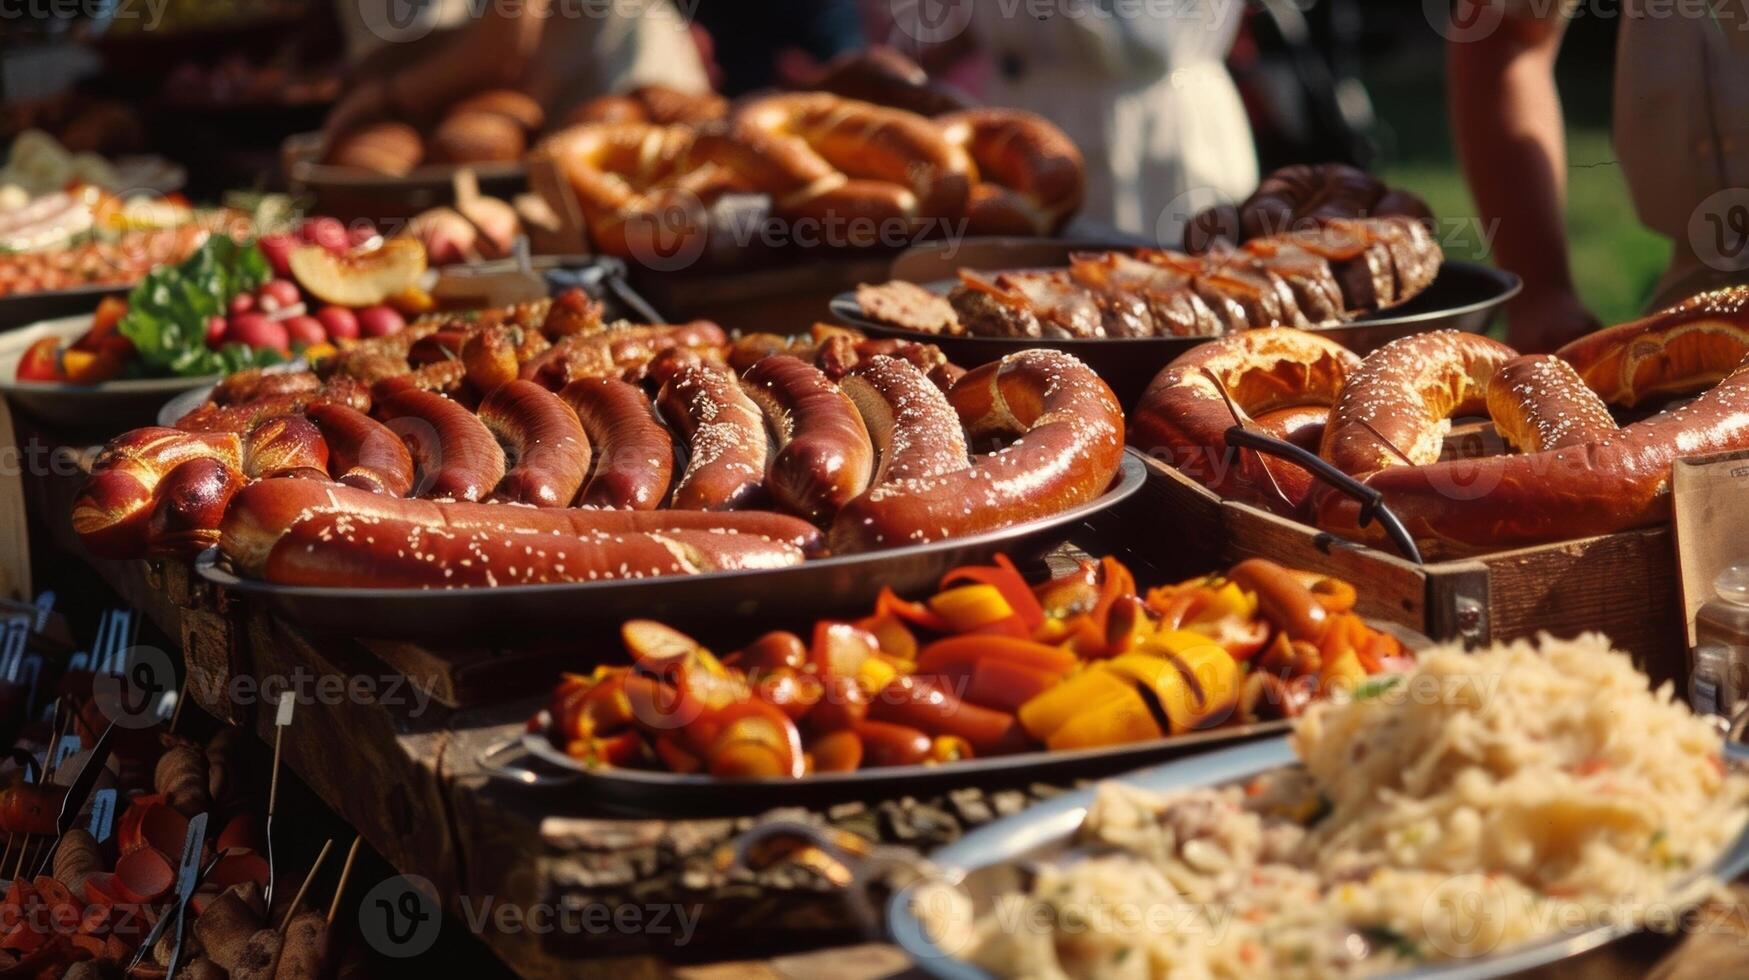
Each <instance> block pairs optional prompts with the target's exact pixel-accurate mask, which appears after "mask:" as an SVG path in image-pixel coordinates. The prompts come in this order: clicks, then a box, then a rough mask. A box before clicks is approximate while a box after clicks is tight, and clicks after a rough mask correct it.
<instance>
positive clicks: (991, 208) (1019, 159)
mask: <svg viewBox="0 0 1749 980" xmlns="http://www.w3.org/2000/svg"><path fill="white" fill-rule="evenodd" d="M936 122H938V123H939V124H940V125H941V126H942V128H943V130H944V132H945V133H946V134H947V139H948V142H950V143H952V144H954V145H955V146H957V147H959V148H960V149H961V150H962V151H964V152H965V153H966V155H967V156H969V157H970V158H971V160H972V162H973V164H974V165H975V166H976V167H977V182H976V183H974V184H973V185H972V189H971V195H970V198H969V199H968V201H967V202H966V232H967V233H968V234H972V235H1053V234H1056V233H1057V232H1058V231H1059V230H1061V229H1062V227H1063V225H1064V224H1066V223H1067V222H1068V220H1069V219H1070V218H1071V217H1073V216H1074V214H1075V212H1076V211H1078V210H1080V208H1081V199H1082V197H1083V195H1084V194H1085V193H1086V190H1087V173H1086V166H1085V164H1083V163H1082V160H1081V151H1080V150H1079V149H1077V148H1076V146H1075V144H1074V143H1073V142H1072V141H1071V140H1070V139H1069V137H1068V136H1066V135H1064V134H1063V131H1062V130H1060V129H1058V128H1057V127H1055V126H1053V125H1051V124H1050V122H1048V121H1047V120H1045V119H1044V118H1043V117H1042V116H1037V115H1034V114H1033V113H1030V112H1022V111H1020V110H1018V109H969V110H966V111H964V112H955V113H950V114H948V115H945V116H941V117H939V118H938V119H937V120H936Z"/></svg>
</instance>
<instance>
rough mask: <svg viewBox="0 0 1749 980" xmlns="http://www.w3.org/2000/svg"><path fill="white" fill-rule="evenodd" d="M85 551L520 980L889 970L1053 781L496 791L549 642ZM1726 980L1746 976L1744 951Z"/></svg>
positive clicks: (45, 513) (236, 709) (1631, 951)
mask: <svg viewBox="0 0 1749 980" xmlns="http://www.w3.org/2000/svg"><path fill="white" fill-rule="evenodd" d="M77 483H78V480H77V479H74V478H66V477H63V478H55V477H48V478H45V479H40V480H34V481H29V482H28V484H27V486H26V490H27V494H28V496H29V497H30V504H31V506H32V508H33V510H34V511H35V512H36V513H37V514H38V515H39V516H40V517H41V518H42V521H43V526H45V527H47V528H49V529H51V533H54V534H55V535H56V540H55V541H54V547H55V548H57V549H60V550H62V551H63V552H64V553H66V554H70V555H79V556H83V555H84V552H83V550H82V549H81V548H80V546H79V543H78V541H77V540H76V538H74V537H73V536H72V535H71V533H70V531H68V530H65V529H66V528H67V526H68V525H67V522H66V519H65V518H66V511H67V508H68V505H69V504H70V502H71V499H72V495H73V493H74V491H75V489H76V486H77ZM57 529H58V530H57ZM84 560H87V561H90V562H91V564H92V566H93V567H94V568H95V569H97V571H98V572H99V573H100V574H101V575H102V577H103V578H104V579H105V580H106V581H107V582H108V583H109V584H110V586H112V587H113V588H114V589H115V590H116V591H117V592H118V593H119V594H120V595H122V596H123V597H124V598H125V599H126V600H127V601H128V602H130V603H132V604H133V605H135V606H136V607H137V608H140V609H141V610H143V611H144V612H145V613H146V615H147V616H148V617H149V618H150V619H151V620H152V621H153V622H154V623H156V624H157V625H158V626H159V627H160V628H161V629H162V630H163V631H164V632H165V633H166V634H167V635H168V636H170V637H172V638H174V639H176V640H177V641H178V642H180V644H181V646H182V648H183V653H184V654H185V657H186V663H187V668H188V678H189V679H188V694H189V696H190V697H192V698H193V699H194V700H195V702H196V703H198V704H199V705H200V706H201V707H202V708H204V709H205V710H206V711H208V712H210V713H212V714H213V715H214V716H216V717H217V718H219V719H220V720H222V721H226V722H231V723H236V724H239V725H241V726H243V727H245V728H252V729H254V730H255V732H256V733H257V734H258V735H260V736H261V737H263V738H264V739H267V740H269V741H270V740H271V738H272V734H273V733H272V723H273V710H272V706H271V705H270V704H268V703H267V702H266V701H265V700H264V699H263V698H262V697H261V696H260V694H258V693H257V686H256V683H250V681H251V680H252V681H253V682H257V683H259V682H261V681H264V680H267V679H273V678H278V679H284V680H285V681H288V682H295V683H297V684H298V685H300V686H299V688H298V690H300V691H304V692H315V694H316V695H317V696H312V697H307V698H304V699H300V705H299V708H298V712H297V716H296V719H295V721H294V723H293V725H292V728H291V729H290V731H289V732H288V734H287V737H286V738H285V742H284V760H285V764H287V765H289V766H290V767H291V768H292V769H293V770H294V771H295V772H296V773H297V774H298V775H299V776H300V777H302V779H303V780H304V781H305V782H306V783H308V785H309V786H310V787H311V788H312V789H313V790H314V791H315V792H316V793H317V794H318V795H319V796H321V797H322V798H323V799H324V800H325V801H326V802H327V803H328V805H329V806H331V807H332V808H333V809H334V810H335V811H336V812H337V813H338V814H339V815H340V816H341V817H342V818H343V819H345V820H346V821H348V822H349V823H351V824H352V825H353V826H355V827H356V828H357V829H358V831H359V833H360V834H361V835H362V836H363V837H364V838H365V839H366V840H367V841H368V842H369V843H370V845H371V846H372V847H374V848H375V849H376V850H377V851H378V852H379V853H381V854H382V855H383V856H384V857H385V858H386V859H387V860H388V861H389V862H390V863H391V864H392V865H393V866H394V867H395V868H397V869H398V870H399V871H401V872H402V873H403V874H407V875H418V876H422V877H424V878H426V879H428V880H429V881H430V882H431V883H432V885H433V886H435V888H436V890H437V892H438V893H439V894H440V895H441V896H442V897H443V901H444V904H445V907H446V910H447V911H448V912H449V913H450V916H451V918H450V919H449V920H448V922H449V925H448V926H447V927H448V928H454V927H456V926H457V925H460V926H461V927H462V928H468V929H470V930H472V931H475V932H476V933H477V935H478V936H479V938H480V939H481V940H482V941H484V942H486V943H487V944H488V945H489V946H490V948H491V949H492V950H493V951H494V952H495V953H496V954H497V955H498V956H499V957H501V958H502V959H503V961H504V962H505V963H506V964H508V965H509V966H510V967H511V968H512V969H513V970H515V971H516V972H517V973H519V974H522V975H524V976H529V977H559V976H566V977H571V976H595V975H600V976H612V977H615V978H617V980H630V978H636V977H646V976H650V977H656V976H678V977H685V978H689V980H718V978H723V977H731V976H734V977H739V976H752V977H770V978H774V977H807V976H822V975H831V976H834V977H835V978H837V980H858V978H861V977H877V976H889V975H894V974H899V973H906V972H908V965H907V964H906V962H905V959H904V957H903V956H902V954H899V953H898V951H897V950H895V949H893V948H892V947H890V946H886V945H884V944H881V943H880V942H879V941H878V939H879V936H880V935H881V932H880V930H881V925H880V922H879V914H878V909H879V908H880V902H881V901H882V899H883V897H884V895H885V894H887V892H888V891H889V889H890V888H891V887H893V886H895V885H898V884H902V883H903V881H905V880H906V875H907V873H908V872H909V871H910V869H912V868H914V867H915V860H916V855H917V854H918V853H920V852H927V851H928V850H930V849H932V848H933V847H935V846H938V845H940V844H942V843H945V842H947V841H949V840H951V839H953V838H955V837H957V836H958V835H959V834H960V833H961V832H963V830H964V829H965V828H967V827H970V826H976V825H978V824H981V823H984V822H987V821H989V820H992V819H995V818H997V817H1000V816H1003V815H1005V814H1008V813H1011V812H1016V811H1018V810H1019V809H1021V808H1023V807H1025V806H1026V805H1028V804H1029V803H1030V802H1032V801H1034V800H1036V799H1039V798H1043V797H1047V796H1049V795H1053V794H1054V793H1057V792H1060V791H1061V788H1060V787H1051V786H1042V785H1037V786H1028V787H1023V788H1019V789H1007V790H999V791H995V792H986V791H983V790H979V789H975V788H968V789H965V790H962V791H957V792H954V793H952V794H949V795H948V796H946V797H943V798H938V799H927V800H914V799H909V798H906V799H901V800H877V801H869V802H865V803H847V804H843V805H840V806H835V807H831V808H829V809H826V810H824V811H807V810H800V809H790V810H778V811H773V812H770V813H765V814H760V815H757V816H734V817H715V818H704V817H695V818H690V819H640V818H628V817H623V816H618V815H615V814H614V813H613V812H612V811H611V810H609V809H608V808H606V807H604V806H603V805H602V804H601V802H600V801H596V800H590V799H585V798H580V797H579V796H578V794H576V793H575V792H566V791H563V790H559V791H540V790H535V789H531V788H529V787H525V786H521V785H517V784H512V783H507V782H505V781H502V780H499V779H494V778H493V777H491V776H490V775H488V772H487V770H486V769H485V768H484V767H483V766H482V764H481V760H480V756H481V755H482V753H484V752H486V751H487V750H488V749H491V748H493V747H495V746H498V745H501V744H502V743H504V742H505V741H507V740H509V739H512V738H514V737H516V736H517V734H518V733H519V732H520V731H521V730H522V726H523V722H524V720H525V719H526V718H527V717H528V716H529V715H530V714H531V713H532V712H533V711H535V710H536V709H537V708H538V707H539V705H540V704H541V702H542V695H543V693H544V691H545V690H546V689H548V688H549V687H550V685H551V683H552V681H553V679H554V676H555V674H556V671H557V669H558V668H559V667H560V665H561V664H562V662H563V658H564V657H565V656H566V655H567V651H563V650H544V651H541V650H537V651H459V652H458V651H452V652H448V653H445V652H440V651H433V650H428V649H423V648H419V647H416V646H413V645H410V644H381V643H372V644H364V643H360V642H358V641H355V640H351V639H346V638H329V637H319V636H314V635H311V634H308V633H306V632H304V631H301V630H299V629H295V628H293V627H291V626H289V625H288V624H286V623H284V622H281V621H279V620H277V619H276V618H274V617H273V616H271V615H269V614H267V613H265V612H264V611H262V610H260V609H259V608H252V607H250V606H249V605H248V604H246V603H243V602H240V601H234V600H232V599H231V598H229V597H227V596H225V595H222V594H220V593H218V592H216V591H215V590H214V589H213V588H211V587H210V586H209V585H207V584H206V583H205V582H204V581H203V580H201V579H199V578H197V577H195V576H194V575H193V574H192V572H191V571H190V570H189V568H188V567H187V566H186V565H183V564H179V563H165V562H157V563H148V562H143V561H131V562H107V561H99V560H95V559H90V558H85V559H84ZM322 678H328V679H329V681H328V683H329V684H330V687H329V688H328V690H329V691H332V690H334V687H333V685H335V684H338V683H340V682H343V681H347V682H352V683H353V684H354V685H355V686H354V687H353V688H351V691H353V692H357V693H348V694H346V695H345V696H339V697H334V696H320V691H321V690H322V689H321V688H318V687H317V685H318V684H319V683H322V682H321V681H320V679H322ZM357 685H363V686H357ZM786 821H788V822H800V823H804V824H807V825H811V826H815V827H830V828H836V829H839V830H847V831H850V832H853V833H856V834H858V835H860V836H862V837H864V838H866V839H868V840H871V841H876V842H878V843H877V852H876V854H877V856H878V857H882V858H885V859H890V860H887V861H884V862H870V864H873V865H881V864H884V865H885V866H886V870H885V871H882V872H879V873H876V874H873V875H871V876H870V879H869V881H868V882H866V884H867V888H866V889H864V888H851V889H846V888H843V887H840V886H839V885H838V884H835V883H834V882H833V881H832V880H830V877H831V876H830V875H829V874H822V873H821V870H820V868H819V866H818V865H814V864H811V863H809V862H807V861H802V860H789V859H780V860H776V861H773V862H771V863H765V864H761V865H760V866H758V867H749V866H748V863H747V862H746V861H740V860H736V859H735V849H734V847H733V846H732V845H733V843H734V842H735V841H736V839H737V838H738V837H739V836H740V835H741V834H742V833H743V832H745V831H748V830H751V829H755V828H759V827H762V826H766V825H769V824H772V823H776V822H786ZM790 857H791V858H795V857H798V855H795V854H791V855H790ZM369 884H370V883H364V885H363V886H361V887H365V886H368V885H369ZM506 905H508V906H511V907H514V908H517V909H522V910H527V909H535V908H552V907H556V906H567V907H573V908H575V907H584V908H592V907H602V908H608V909H617V908H620V907H630V908H637V909H643V910H654V909H657V908H667V909H671V910H674V909H680V910H687V911H688V912H689V914H691V915H693V916H695V917H696V920H695V928H694V929H693V930H692V931H691V933H690V934H689V935H687V936H686V937H684V940H682V938H681V937H679V936H676V935H675V934H674V933H672V932H670V933H667V934H663V935H656V934H653V933H652V932H650V931H645V932H643V933H639V932H635V931H632V932H611V931H610V932H608V933H594V932H588V933H584V932H570V933H560V932H546V933H537V932H536V931H533V930H531V929H528V928H504V927H502V923H503V920H502V919H500V918H498V917H496V916H495V915H493V914H492V910H494V909H497V908H501V907H503V906H506ZM470 920H472V921H475V922H477V923H478V925H470V924H469V923H470ZM1670 945H1671V944H1670V942H1669V941H1667V940H1663V939H1661V938H1659V937H1646V936H1642V937H1636V938H1634V939H1632V940H1629V941H1626V942H1623V943H1617V944H1615V945H1613V946H1611V947H1608V948H1607V950H1606V951H1604V952H1602V953H1600V954H1594V955H1593V956H1592V957H1591V958H1590V959H1589V960H1588V961H1586V963H1585V965H1584V966H1583V967H1576V966H1572V965H1569V966H1568V967H1566V968H1563V970H1561V971H1560V973H1559V975H1560V976H1563V977H1570V976H1587V977H1611V978H1613V977H1631V976H1643V975H1645V973H1646V970H1647V969H1648V968H1649V967H1650V965H1651V964H1653V963H1654V962H1655V961H1656V960H1657V959H1658V958H1659V957H1660V956H1662V955H1663V954H1664V953H1665V952H1667V951H1668V949H1669V947H1670ZM1693 945H1694V946H1695V948H1694V949H1690V950H1687V951H1685V953H1684V955H1683V956H1682V957H1680V958H1679V959H1678V960H1676V961H1675V963H1676V966H1675V967H1674V968H1675V969H1677V970H1678V971H1680V969H1681V967H1682V966H1683V965H1684V964H1709V966H1708V970H1710V971H1711V974H1712V975H1714V976H1725V975H1733V974H1732V971H1731V969H1729V968H1725V969H1722V970H1721V969H1720V968H1718V967H1716V966H1711V965H1710V964H1713V963H1715V959H1714V958H1715V957H1718V956H1729V955H1733V954H1735V955H1737V956H1739V957H1741V956H1742V955H1743V950H1744V949H1749V947H1744V946H1741V945H1739V944H1738V943H1736V942H1735V940H1734V937H1728V936H1723V935H1717V934H1715V935H1709V936H1701V937H1696V939H1695V940H1694V942H1693ZM808 950H814V951H815V952H805V951H808ZM798 951H804V952H798ZM1666 968H1671V967H1669V966H1668V965H1667V966H1666ZM1742 973H1749V960H1745V964H1744V970H1743V971H1742ZM1666 975H1668V976H1687V975H1697V976H1698V975H1700V974H1688V973H1684V972H1672V973H1668V974H1666ZM1736 975H1741V973H1739V974H1736Z"/></svg>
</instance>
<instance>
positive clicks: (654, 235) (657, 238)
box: [621, 190, 710, 272]
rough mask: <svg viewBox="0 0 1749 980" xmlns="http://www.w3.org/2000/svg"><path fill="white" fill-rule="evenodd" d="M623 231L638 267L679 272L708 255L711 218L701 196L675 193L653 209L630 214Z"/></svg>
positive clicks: (679, 191)
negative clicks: (707, 244) (706, 253)
mask: <svg viewBox="0 0 1749 980" xmlns="http://www.w3.org/2000/svg"><path fill="white" fill-rule="evenodd" d="M621 228H622V233H623V234H624V236H625V246H626V252H627V253H628V254H629V255H630V256H631V257H632V258H633V259H635V260H636V261H637V262H638V264H640V265H642V266H643V267H645V268H647V269H652V270H654V271H656V272H677V271H679V270H681V269H686V268H690V267H691V266H692V265H694V264H695V263H697V262H698V260H699V259H700V258H702V257H703V256H704V249H705V244H706V242H707V240H708V239H709V238H710V215H709V213H708V212H707V209H706V208H705V206H704V201H703V200H702V199H700V198H699V196H698V195H697V194H694V193H692V192H691V191H687V190H673V191H668V192H666V193H664V194H663V195H662V198H661V200H660V201H659V202H657V203H656V205H655V206H654V207H652V208H650V209H649V210H644V211H637V212H634V213H633V214H630V215H628V216H627V217H626V218H625V223H624V224H623V225H622V226H621Z"/></svg>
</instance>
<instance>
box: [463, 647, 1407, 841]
mask: <svg viewBox="0 0 1749 980" xmlns="http://www.w3.org/2000/svg"><path fill="white" fill-rule="evenodd" d="M1369 623H1370V624H1371V625H1372V626H1373V627H1375V628H1377V629H1382V630H1385V631H1387V632H1389V633H1391V634H1392V635H1393V636H1395V637H1397V638H1398V639H1400V640H1402V641H1403V643H1404V644H1405V645H1407V646H1408V647H1409V648H1410V649H1412V650H1417V651H1419V650H1424V649H1426V648H1427V647H1429V646H1431V645H1432V644H1433V641H1432V640H1429V639H1428V638H1427V637H1426V636H1423V635H1422V634H1420V633H1417V632H1415V631H1414V630H1411V629H1408V628H1406V627H1401V626H1397V625H1396V624H1393V623H1380V622H1374V621H1370V620H1369ZM540 720H541V724H540V726H539V728H538V729H537V730H534V731H528V732H524V733H523V734H522V736H521V737H520V738H519V739H517V740H516V741H515V742H514V743H510V744H505V745H499V746H496V747H494V748H492V749H489V750H487V752H486V753H483V754H482V756H481V758H480V760H479V761H480V764H481V767H482V768H484V769H486V770H487V771H488V772H491V773H492V774H493V775H496V776H499V777H501V778H505V779H510V780H512V781H514V782H521V783H524V784H526V785H530V786H549V787H561V786H562V787H568V788H569V790H571V791H575V792H578V793H579V794H580V795H581V796H582V797H583V798H586V799H588V800H589V802H590V804H591V805H595V806H603V807H608V808H611V809H614V810H617V811H622V812H625V813H628V814H634V815H648V816H672V815H673V814H675V813H677V812H682V811H684V812H687V813H695V812H696V813H706V812H708V813H732V814H756V813H761V812H763V811H765V810H769V809H770V808H772V807H774V806H812V807H819V806H828V805H831V804H834V803H842V802H846V801H849V800H861V799H870V800H885V799H893V798H895V797H897V796H906V795H909V796H921V795H925V794H929V793H943V792H946V791H947V790H950V789H957V788H959V787H962V786H977V787H978V788H980V789H984V790H992V789H999V788H1005V787H1011V786H1012V787H1020V786H1026V785H1029V784H1032V783H1056V784H1060V785H1066V784H1069V783H1072V782H1073V781H1075V780H1078V779H1094V778H1098V777H1101V776H1111V775H1115V774H1118V773H1122V772H1127V771H1130V770H1133V769H1134V768H1135V767H1136V766H1139V765H1145V764H1149V763H1157V762H1162V761H1165V760H1167V759H1174V758H1178V757H1180V756H1186V755H1191V754H1193V753H1197V752H1206V751H1208V750H1211V749H1218V748H1221V747H1223V746H1230V745H1235V744H1239V743H1242V742H1249V741H1251V740H1253V739H1259V738H1264V737H1267V736H1270V735H1278V734H1281V733H1282V732H1285V731H1287V729H1288V724H1289V723H1288V722H1287V721H1285V720H1281V721H1265V722H1256V723H1254V724H1250V725H1230V726H1223V727H1220V728H1210V729H1206V730H1203V731H1197V732H1189V733H1186V734H1183V735H1173V736H1169V737H1166V738H1159V739H1154V740H1152V741H1147V742H1132V743H1129V744H1127V745H1107V746H1101V747H1099V748H1092V749H1077V750H1074V751H1069V752H1048V751H1044V750H1039V751H1036V752H1020V753H1016V754H1014V755H1003V756H993V757H990V758H986V759H969V760H966V761H964V762H955V763H949V764H942V765H916V766H882V767H874V768H869V769H858V770H856V771H855V772H831V773H815V774H813V775H810V776H804V777H802V778H800V779H722V778H719V777H716V776H709V775H680V774H678V773H672V772H658V771H653V770H645V769H612V768H591V767H589V766H587V765H584V764H583V763H581V762H579V761H578V760H576V759H573V758H571V757H570V756H568V755H566V754H565V753H564V752H562V751H560V750H559V749H558V748H557V747H555V746H554V745H553V743H552V740H551V739H550V738H549V737H548V732H547V729H548V727H549V726H550V724H551V719H550V718H549V717H548V715H547V714H546V713H545V712H542V713H541V715H540ZM513 747H520V748H521V749H522V751H523V752H524V753H526V754H527V755H529V756H532V757H534V758H535V759H538V760H539V761H540V762H541V763H543V764H544V765H543V771H540V772H537V771H535V770H533V769H529V768H527V767H525V766H519V765H514V764H503V763H499V762H497V761H495V757H496V756H498V755H501V754H503V753H504V752H505V750H507V749H510V748H513Z"/></svg>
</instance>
